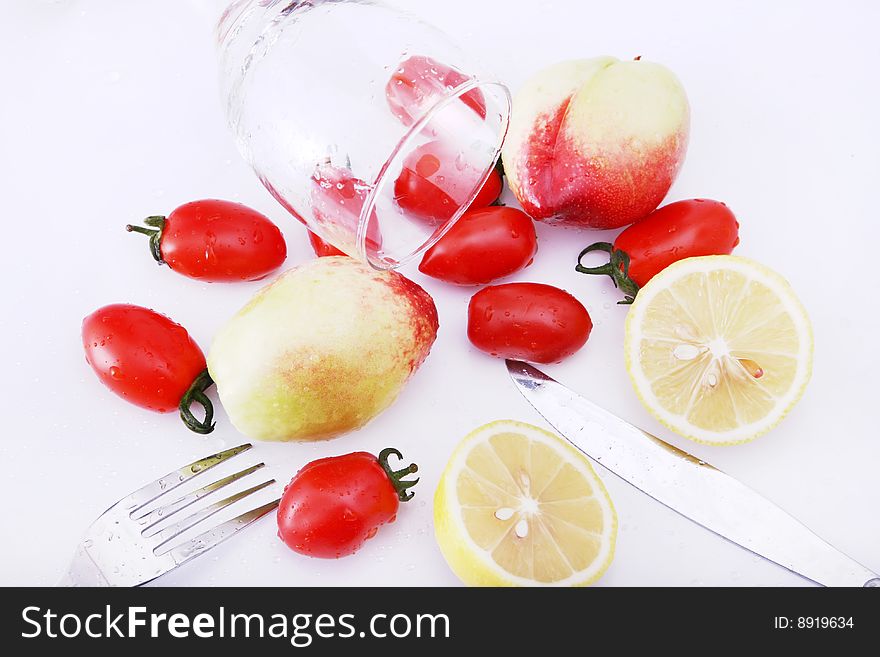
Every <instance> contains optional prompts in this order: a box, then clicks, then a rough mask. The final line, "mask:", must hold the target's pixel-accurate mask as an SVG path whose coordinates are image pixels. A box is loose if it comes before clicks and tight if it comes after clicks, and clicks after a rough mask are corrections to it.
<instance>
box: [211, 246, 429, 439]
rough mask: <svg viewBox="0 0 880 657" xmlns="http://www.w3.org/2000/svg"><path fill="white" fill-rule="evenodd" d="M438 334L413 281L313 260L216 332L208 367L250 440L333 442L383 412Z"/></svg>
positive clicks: (333, 260)
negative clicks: (326, 440)
mask: <svg viewBox="0 0 880 657" xmlns="http://www.w3.org/2000/svg"><path fill="white" fill-rule="evenodd" d="M436 335H437V310H436V308H435V307H434V302H433V300H432V299H431V297H430V296H429V295H428V294H427V293H426V292H425V291H424V290H423V289H422V288H420V287H419V286H418V285H416V284H415V283H413V282H412V281H410V280H408V279H406V278H404V277H403V276H401V275H400V274H397V273H396V272H392V271H376V270H374V269H373V268H371V267H370V266H369V265H367V264H365V263H362V262H359V261H357V260H354V259H353V258H348V257H338V256H337V257H327V258H316V259H315V260H311V261H309V262H307V263H305V264H303V265H300V266H299V267H296V268H294V269H291V270H288V271H287V272H285V273H284V274H282V275H281V277H280V278H278V279H277V280H276V281H275V282H274V283H272V284H271V285H268V286H266V287H264V288H263V289H262V290H260V291H259V292H258V293H257V294H256V296H254V298H253V299H251V301H250V302H249V303H248V304H247V305H246V306H245V307H244V308H242V309H241V310H240V311H239V312H238V313H237V314H236V315H235V316H234V317H233V318H232V319H231V320H229V322H227V323H226V325H225V326H224V327H223V328H221V329H220V331H219V332H218V333H217V335H216V337H215V338H214V342H213V344H212V345H211V350H210V353H209V354H208V369H209V370H210V372H211V376H213V378H214V381H215V382H216V383H217V391H218V393H219V395H220V399H221V400H222V402H223V406H224V408H225V409H226V412H227V413H228V414H229V418H230V420H231V421H232V423H233V424H234V425H235V426H236V428H237V429H238V430H239V431H241V432H242V433H243V434H245V435H246V436H249V437H251V438H257V439H262V440H314V439H320V438H331V437H333V436H337V435H339V434H341V433H345V432H347V431H352V430H353V429H357V428H359V427H361V426H363V425H364V424H366V423H367V422H368V421H369V420H371V419H372V418H373V417H375V416H376V415H378V414H379V413H380V412H381V411H383V410H384V409H385V408H387V407H388V406H389V405H390V404H391V403H392V402H393V401H394V399H395V398H396V397H397V395H398V393H399V392H400V390H401V388H402V387H403V385H404V384H405V383H406V381H407V380H408V379H409V378H410V376H411V375H412V374H413V373H414V372H415V371H416V369H418V367H419V365H421V363H422V361H423V360H424V359H425V357H426V356H427V355H428V351H429V350H430V348H431V345H432V344H433V342H434V338H435V337H436Z"/></svg>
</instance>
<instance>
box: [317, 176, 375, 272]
mask: <svg viewBox="0 0 880 657" xmlns="http://www.w3.org/2000/svg"><path fill="white" fill-rule="evenodd" d="M312 183H313V185H312V193H311V199H312V211H313V212H314V215H315V219H316V220H317V221H318V222H320V223H321V224H322V225H325V226H327V230H328V231H333V230H334V229H335V230H339V229H342V231H343V232H344V233H346V234H348V235H356V234H357V230H358V224H359V223H360V218H361V210H362V209H363V207H364V203H365V202H366V200H367V196H368V194H369V193H370V186H369V185H367V184H366V183H365V182H364V181H363V180H361V179H360V178H357V177H355V176H354V174H352V172H351V171H350V170H349V169H345V168H342V167H337V166H333V165H332V164H321V165H319V166H318V167H317V168H316V169H315V172H314V174H312ZM322 241H323V240H322ZM313 244H314V243H313ZM352 246H354V245H352ZM366 247H367V253H368V254H370V255H376V254H378V253H379V252H380V251H381V250H382V235H381V233H380V231H379V220H378V218H377V216H376V210H375V209H373V212H372V213H371V214H370V220H369V225H368V226H367V240H366ZM342 255H345V254H342Z"/></svg>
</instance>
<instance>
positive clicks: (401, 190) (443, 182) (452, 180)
mask: <svg viewBox="0 0 880 657" xmlns="http://www.w3.org/2000/svg"><path fill="white" fill-rule="evenodd" d="M482 173H483V172H482V171H478V170H477V169H476V168H475V167H474V166H473V165H472V164H471V163H470V162H468V161H466V158H465V157H464V156H463V155H461V154H458V155H456V154H455V152H454V151H453V150H451V149H449V148H448V147H447V146H446V145H445V144H444V143H443V142H442V141H440V140H437V141H431V142H428V143H426V144H422V145H421V146H419V147H418V148H416V149H415V150H413V151H412V153H410V154H409V155H407V156H406V158H405V159H404V161H403V168H402V169H401V171H400V175H399V176H398V177H397V179H396V180H395V181H394V200H395V202H396V203H397V205H398V206H399V207H400V209H401V210H403V211H404V212H406V214H407V216H409V217H412V218H415V219H420V220H422V221H425V222H427V223H429V224H431V225H435V226H439V225H440V224H443V223H445V222H447V221H448V220H449V219H451V218H452V215H454V214H455V212H456V211H457V210H458V208H459V207H461V206H462V205H463V204H465V203H466V202H467V201H468V198H469V196H470V194H471V193H472V192H473V190H474V189H475V187H476V185H477V182H478V181H479V180H480V177H481V175H482ZM501 187H502V182H501V175H500V174H499V173H498V170H497V169H493V170H492V172H491V173H490V174H489V177H488V178H487V179H486V182H485V183H483V186H482V187H481V188H480V191H479V192H477V195H476V197H475V198H474V200H473V201H472V202H471V204H470V206H469V207H470V208H471V209H476V208H481V207H485V206H487V205H491V204H492V203H494V202H495V200H496V199H497V198H498V196H499V195H500V194H501Z"/></svg>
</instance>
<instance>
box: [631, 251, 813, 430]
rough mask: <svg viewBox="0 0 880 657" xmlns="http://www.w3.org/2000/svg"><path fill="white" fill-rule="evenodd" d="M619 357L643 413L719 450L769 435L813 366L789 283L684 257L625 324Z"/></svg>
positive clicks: (731, 261)
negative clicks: (721, 446) (622, 358)
mask: <svg viewBox="0 0 880 657" xmlns="http://www.w3.org/2000/svg"><path fill="white" fill-rule="evenodd" d="M624 349H625V354H626V365H627V370H628V371H629V374H630V378H631V379H632V382H633V385H634V386H635V389H636V393H638V395H639V398H640V399H641V400H642V403H643V404H644V405H645V407H646V408H647V409H648V410H649V411H651V413H653V414H654V416H655V417H657V419H659V420H660V421H661V422H663V423H664V424H665V425H666V426H668V427H669V428H670V429H672V430H673V431H675V432H676V433H678V434H680V435H682V436H685V437H686V438H690V439H692V440H696V441H698V442H704V443H715V444H734V443H742V442H746V441H748V440H752V439H753V438H756V437H758V436H759V435H761V434H763V433H764V432H766V431H769V430H770V429H771V428H773V427H774V426H775V425H776V424H777V423H778V422H779V421H780V420H782V418H783V417H784V416H785V414H786V413H787V412H788V411H789V410H790V409H791V408H792V407H793V406H794V405H795V404H796V403H797V401H798V400H799V399H800V397H801V395H802V394H803V392H804V388H805V387H806V385H807V382H808V381H809V378H810V372H811V370H812V364H813V334H812V330H811V328H810V320H809V318H808V317H807V314H806V311H805V310H804V308H803V306H802V305H801V303H800V301H798V299H797V297H796V296H795V294H794V291H793V290H792V289H791V287H790V286H789V284H788V282H787V281H786V280H785V279H783V278H782V277H781V276H780V275H779V274H777V273H775V272H773V271H771V270H770V269H768V268H767V267H764V266H763V265H761V264H758V263H757V262H754V261H752V260H748V259H746V258H739V257H735V256H705V257H700V258H688V259H686V260H682V261H680V262H677V263H675V264H673V265H670V266H669V267H667V268H666V269H664V270H663V271H661V272H660V273H659V274H657V275H656V276H654V278H652V279H651V280H650V281H649V282H648V284H647V285H645V287H643V288H642V289H641V290H640V291H639V294H638V296H637V297H636V300H635V303H633V306H632V309H631V310H630V311H629V315H628V316H627V318H626V341H625V347H624Z"/></svg>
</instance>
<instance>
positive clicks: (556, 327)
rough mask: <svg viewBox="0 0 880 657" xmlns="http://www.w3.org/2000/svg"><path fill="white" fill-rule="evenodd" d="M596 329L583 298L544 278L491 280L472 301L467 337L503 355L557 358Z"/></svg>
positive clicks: (541, 360)
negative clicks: (533, 280)
mask: <svg viewBox="0 0 880 657" xmlns="http://www.w3.org/2000/svg"><path fill="white" fill-rule="evenodd" d="M592 329H593V322H592V321H591V320H590V314H589V313H588V312H587V309H586V308H584V306H583V304H581V302H580V301H578V300H577V299H575V298H574V297H573V296H571V295H570V294H569V293H568V292H566V291H565V290H560V289H559V288H558V287H553V286H552V285H545V284H543V283H505V284H503V285H490V286H489V287H485V288H483V289H482V290H480V291H479V292H477V293H476V294H475V295H474V296H473V297H471V301H470V303H469V304H468V324H467V333H468V339H469V340H470V341H471V344H473V345H474V346H475V347H476V348H477V349H480V350H481V351H485V352H486V353H487V354H490V355H492V356H498V357H500V358H518V359H519V360H527V361H531V362H533V363H556V362H559V361H561V360H562V359H563V358H567V357H568V356H571V355H572V354H573V353H574V352H576V351H577V350H578V349H580V348H581V347H583V346H584V344H586V342H587V338H589V337H590V331H592Z"/></svg>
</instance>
